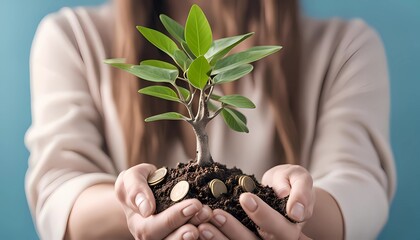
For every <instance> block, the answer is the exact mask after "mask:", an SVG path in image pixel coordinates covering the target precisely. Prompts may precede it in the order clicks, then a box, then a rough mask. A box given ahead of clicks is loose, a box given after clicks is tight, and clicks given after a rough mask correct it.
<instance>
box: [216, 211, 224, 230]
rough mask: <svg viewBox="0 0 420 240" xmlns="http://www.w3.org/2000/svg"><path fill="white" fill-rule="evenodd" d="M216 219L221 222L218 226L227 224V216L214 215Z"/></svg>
mask: <svg viewBox="0 0 420 240" xmlns="http://www.w3.org/2000/svg"><path fill="white" fill-rule="evenodd" d="M214 220H216V222H217V223H218V224H219V226H218V227H221V226H223V224H225V222H226V217H225V216H223V215H220V214H217V215H216V216H214Z"/></svg>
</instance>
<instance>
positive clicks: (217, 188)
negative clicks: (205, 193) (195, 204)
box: [209, 178, 227, 198]
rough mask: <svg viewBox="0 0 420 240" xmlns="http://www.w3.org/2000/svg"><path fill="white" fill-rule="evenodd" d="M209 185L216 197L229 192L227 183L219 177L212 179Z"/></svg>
mask: <svg viewBox="0 0 420 240" xmlns="http://www.w3.org/2000/svg"><path fill="white" fill-rule="evenodd" d="M209 187H210V190H211V193H212V194H213V196H214V197H216V198H218V197H220V195H222V194H223V193H227V188H226V185H225V184H224V183H223V182H222V181H220V180H219V179H217V178H215V179H213V180H211V181H210V183H209Z"/></svg>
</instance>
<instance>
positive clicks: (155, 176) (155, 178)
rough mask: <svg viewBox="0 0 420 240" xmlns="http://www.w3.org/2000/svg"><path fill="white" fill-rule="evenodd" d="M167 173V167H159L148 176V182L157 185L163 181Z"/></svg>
mask: <svg viewBox="0 0 420 240" xmlns="http://www.w3.org/2000/svg"><path fill="white" fill-rule="evenodd" d="M167 173H168V169H166V167H163V168H159V169H158V170H156V171H155V172H154V173H152V174H151V175H150V176H149V177H148V178H147V182H148V183H149V185H150V186H154V185H157V184H158V183H160V182H162V181H163V179H164V178H165V176H166V174H167Z"/></svg>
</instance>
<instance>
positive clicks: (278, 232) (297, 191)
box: [198, 165, 315, 239]
mask: <svg viewBox="0 0 420 240" xmlns="http://www.w3.org/2000/svg"><path fill="white" fill-rule="evenodd" d="M262 183H263V184H265V185H268V186H270V187H272V188H273V189H274V191H275V192H276V194H277V195H278V196H279V197H285V196H287V195H289V201H288V203H287V207H286V210H287V214H288V216H289V217H290V218H292V219H293V220H295V221H297V222H298V223H291V222H290V221H289V220H287V219H286V218H285V217H284V216H283V215H281V214H280V213H278V212H277V211H276V210H274V209H273V208H271V207H270V206H269V205H268V204H266V203H265V202H264V201H263V200H261V199H260V198H259V197H257V196H256V195H254V194H251V193H244V194H242V195H241V196H240V198H239V202H240V204H241V206H242V208H243V209H244V211H245V212H246V213H247V215H248V216H249V217H250V218H251V219H252V221H254V223H255V224H256V225H257V226H258V228H259V233H260V236H261V237H262V238H263V239H309V238H308V237H307V236H305V235H304V234H303V233H302V227H303V224H304V221H306V220H308V219H309V218H310V217H311V216H312V211H313V208H314V205H315V191H314V189H313V187H312V177H311V176H310V174H309V173H308V171H307V170H305V169H304V168H302V167H300V166H295V165H281V166H276V167H274V168H272V169H270V170H269V171H267V172H266V173H265V174H264V176H263V180H262ZM198 229H199V231H200V237H201V238H203V239H259V238H258V237H257V236H255V235H254V234H253V233H252V232H251V231H250V230H249V229H248V228H246V227H245V226H244V225H242V223H240V222H239V221H238V220H237V219H236V218H234V217H233V216H232V215H230V214H229V213H227V212H225V211H223V210H220V209H217V210H214V211H213V218H212V220H211V223H203V224H200V226H199V227H198Z"/></svg>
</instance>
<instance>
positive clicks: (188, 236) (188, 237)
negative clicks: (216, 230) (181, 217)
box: [182, 232, 197, 240]
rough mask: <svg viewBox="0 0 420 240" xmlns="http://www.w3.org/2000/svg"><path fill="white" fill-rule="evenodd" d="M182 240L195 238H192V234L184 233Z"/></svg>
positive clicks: (193, 239) (193, 238) (193, 237)
mask: <svg viewBox="0 0 420 240" xmlns="http://www.w3.org/2000/svg"><path fill="white" fill-rule="evenodd" d="M182 239H184V240H195V239H197V238H196V237H195V236H194V234H193V233H191V232H186V233H184V235H182Z"/></svg>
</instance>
